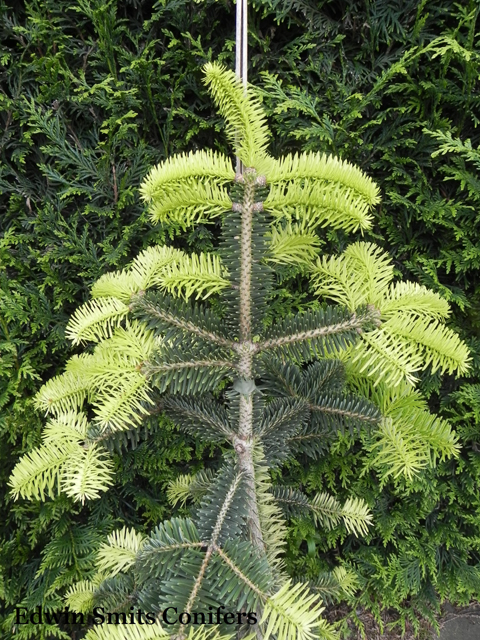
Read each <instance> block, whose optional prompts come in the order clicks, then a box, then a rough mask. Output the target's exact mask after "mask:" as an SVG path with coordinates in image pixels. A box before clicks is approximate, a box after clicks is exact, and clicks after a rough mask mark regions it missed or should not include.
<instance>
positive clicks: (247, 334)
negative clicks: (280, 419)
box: [234, 169, 265, 553]
mask: <svg viewBox="0 0 480 640" xmlns="http://www.w3.org/2000/svg"><path fill="white" fill-rule="evenodd" d="M241 181H242V182H243V181H244V185H245V188H244V195H243V200H242V203H241V233H240V239H239V240H240V283H239V304H240V309H239V319H240V327H239V329H240V331H239V338H240V341H239V345H238V346H239V355H240V358H239V362H238V368H239V373H240V376H241V377H242V378H243V379H244V380H245V381H248V382H250V383H251V384H250V385H246V388H247V389H248V388H249V390H248V392H245V393H242V392H241V393H240V396H239V425H238V438H237V439H236V441H235V443H234V447H235V452H236V454H237V459H238V464H239V468H240V470H241V471H242V472H243V474H244V478H245V482H246V487H247V489H246V491H247V495H246V500H247V505H248V506H247V527H248V533H249V537H250V540H251V542H252V544H253V545H254V546H255V547H256V548H257V549H258V550H259V551H260V552H261V553H264V552H265V544H264V542H263V536H262V530H261V526H260V517H259V513H258V503H257V492H256V486H255V468H254V464H253V444H254V443H253V393H254V389H255V385H254V384H253V378H252V374H253V346H254V345H253V342H252V264H253V260H252V224H253V215H254V204H255V190H256V186H257V180H256V172H255V171H254V170H252V169H246V170H245V172H244V174H243V175H242V177H241Z"/></svg>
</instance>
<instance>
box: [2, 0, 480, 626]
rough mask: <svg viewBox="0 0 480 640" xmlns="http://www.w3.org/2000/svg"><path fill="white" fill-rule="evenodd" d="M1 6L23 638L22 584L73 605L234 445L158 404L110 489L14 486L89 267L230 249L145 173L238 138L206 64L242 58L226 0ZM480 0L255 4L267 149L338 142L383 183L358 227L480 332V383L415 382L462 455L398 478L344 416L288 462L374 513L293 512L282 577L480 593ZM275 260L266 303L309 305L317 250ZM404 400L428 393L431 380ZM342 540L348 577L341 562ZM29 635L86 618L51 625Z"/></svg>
mask: <svg viewBox="0 0 480 640" xmlns="http://www.w3.org/2000/svg"><path fill="white" fill-rule="evenodd" d="M0 14H1V26H0V28H1V36H0V42H1V44H0V47H1V56H0V64H1V67H0V73H1V87H2V91H1V93H0V99H1V105H0V107H1V111H0V122H1V143H0V144H1V168H0V191H1V195H0V200H1V204H0V206H1V216H0V229H1V238H0V290H1V302H0V304H1V313H0V339H1V348H0V357H1V378H0V380H1V409H0V411H1V416H0V429H1V434H2V438H1V445H0V456H1V460H2V465H1V472H0V473H1V480H2V482H1V485H2V489H1V490H0V495H1V499H2V506H1V513H2V518H1V522H0V527H1V528H0V539H1V544H0V565H1V571H0V597H2V599H3V600H4V601H5V602H6V605H7V607H6V614H5V618H4V627H3V631H2V633H3V634H4V635H5V637H7V638H9V637H13V635H12V634H13V629H12V619H11V617H10V613H11V611H12V607H13V606H14V605H15V604H18V605H23V606H26V607H28V608H33V607H35V606H36V605H39V604H42V605H44V606H45V604H46V605H47V606H50V607H51V608H56V607H59V606H63V605H62V603H63V600H62V596H63V594H64V593H65V591H66V590H67V589H68V588H69V587H70V586H71V585H72V584H74V583H76V582H78V581H79V580H82V579H89V578H91V577H92V558H93V557H94V556H95V554H96V551H97V550H98V548H99V547H100V545H101V544H102V541H103V540H104V536H105V535H107V534H110V533H111V531H113V530H115V529H118V528H119V527H122V526H124V525H126V526H134V527H135V528H136V529H137V531H139V532H140V531H142V530H145V531H149V530H151V528H152V526H155V525H156V524H157V523H158V522H159V521H160V520H162V519H165V518H167V517H170V516H171V514H172V509H171V507H169V506H168V504H167V500H166V497H165V496H164V493H165V490H166V488H167V486H168V484H169V482H170V481H171V480H173V479H175V478H177V477H179V476H181V475H182V474H194V473H195V471H198V470H200V469H202V468H203V467H204V464H205V463H206V461H207V459H208V458H210V459H211V460H210V461H209V464H210V463H211V462H212V461H213V462H215V460H216V459H217V458H218V456H219V451H218V449H215V448H210V447H205V446H204V445H199V444H198V443H197V442H196V441H195V440H194V439H193V438H191V437H189V436H188V434H178V433H177V432H176V431H174V430H173V429H172V427H171V425H170V423H165V424H163V423H162V428H161V429H158V428H157V426H158V421H159V419H158V418H154V419H152V423H151V424H148V423H147V424H146V425H145V428H146V429H150V431H151V433H152V434H153V437H154V439H155V446H154V447H148V448H147V447H146V446H145V445H144V444H142V442H143V440H142V439H141V438H140V439H139V441H138V443H135V442H134V443H133V444H134V445H135V444H138V446H137V447H136V448H134V449H133V450H132V448H131V446H130V445H131V444H132V443H129V447H128V448H126V447H124V446H123V445H122V443H121V442H120V443H117V449H116V451H117V453H115V451H114V452H113V458H112V459H113V460H114V464H115V467H116V471H117V473H116V479H117V480H116V485H115V487H114V488H112V489H111V490H110V491H109V492H108V493H106V494H104V495H103V496H102V497H101V498H100V499H99V500H98V501H96V502H92V503H86V504H85V505H84V506H82V505H81V503H75V502H74V501H73V500H72V499H71V498H69V497H68V496H65V495H60V496H58V497H56V498H55V499H53V500H50V501H47V502H45V503H43V502H40V501H39V502H35V501H34V502H27V501H23V500H20V501H18V502H16V503H14V502H13V501H12V498H11V496H10V495H9V494H8V492H7V484H6V483H7V480H8V477H9V476H10V473H11V470H12V468H13V467H14V465H15V463H16V462H17V460H18V459H19V457H20V456H21V455H22V454H24V453H25V452H27V451H30V450H31V449H32V448H33V447H35V446H37V445H39V444H40V430H41V426H42V422H43V419H42V417H41V416H40V415H39V414H38V413H36V412H35V411H34V410H33V405H32V398H33V396H34V395H35V393H36V392H37V391H38V389H39V388H40V386H41V385H42V384H43V383H44V382H45V381H46V380H47V379H49V378H50V377H51V376H52V375H54V374H56V373H58V372H60V371H62V370H63V368H64V364H65V362H66V360H67V358H68V357H70V356H71V355H73V354H74V353H76V352H78V351H77V350H76V348H75V347H72V346H71V344H70V343H69V342H68V341H67V340H66V338H65V326H66V324H67V320H68V317H69V316H70V315H71V313H72V311H73V310H74V309H75V308H76V307H78V305H79V304H81V303H82V302H84V301H85V300H86V299H87V298H88V291H89V288H90V286H91V285H92V284H93V282H95V281H96V280H97V279H98V278H99V277H100V276H101V275H102V274H103V273H105V272H107V271H112V270H113V269H117V268H121V267H123V266H125V265H126V264H127V263H129V262H130V260H131V259H132V258H133V257H134V256H135V255H137V254H138V253H139V252H140V251H141V250H142V249H144V248H145V247H146V246H148V245H151V244H154V243H157V242H159V243H166V244H167V245H170V244H174V245H175V247H178V248H182V249H184V250H186V251H188V252H191V251H196V252H199V251H202V250H210V249H212V248H213V247H214V246H216V242H217V238H218V230H219V227H215V226H213V227H208V226H206V225H203V224H200V225H198V226H197V227H195V228H194V229H191V228H189V229H182V228H181V227H180V226H178V227H176V226H175V225H174V224H173V225H172V224H169V225H168V226H165V225H153V224H152V223H151V222H150V221H149V219H148V216H147V215H146V207H145V205H144V204H143V203H142V202H141V200H140V197H139V192H138V186H139V184H140V182H141V181H142V179H143V178H144V177H145V175H146V174H147V173H148V171H149V169H150V167H151V166H152V165H154V164H156V163H158V162H159V161H161V160H163V159H165V158H166V157H167V156H169V155H171V154H173V153H178V152H182V151H190V150H196V149H199V148H210V149H216V150H218V151H223V152H227V153H228V150H227V145H226V139H225V138H224V137H223V133H222V127H221V121H220V118H219V116H218V115H217V114H216V113H215V110H214V109H213V106H212V103H211V101H210V98H209V97H208V95H207V92H206V90H205V88H204V86H203V85H202V78H201V68H202V66H203V64H204V63H205V62H207V61H208V60H211V59H217V60H219V61H221V62H222V61H223V62H224V63H225V64H227V66H229V67H230V68H231V67H232V60H233V56H232V46H233V29H234V25H233V16H234V6H233V5H231V4H230V3H227V2H205V3H202V4H196V3H192V2H184V1H181V0H179V1H175V2H159V3H153V2H136V1H132V2H121V3H120V2H107V3H105V2H92V1H86V0H85V1H81V2H80V1H77V2H66V1H63V0H57V1H56V2H53V1H48V0H47V1H43V2H33V1H32V2H15V3H11V2H5V1H2V2H0ZM477 16H478V6H477V3H476V2H473V1H471V2H464V3H461V4H459V5H452V3H451V2H447V1H446V0H444V1H436V2H433V1H431V2H430V1H428V0H427V1H425V2H417V1H415V2H414V1H412V2H398V3H397V2H393V1H391V0H388V1H384V2H381V1H376V2H372V3H369V4H368V5H366V3H360V2H358V3H357V2H301V3H300V2H298V3H296V2H292V3H290V2H263V1H262V2H256V3H255V5H254V6H253V7H252V9H251V16H250V17H251V20H250V25H251V30H250V48H251V67H250V78H251V81H252V82H253V83H254V84H255V85H256V86H257V87H258V88H259V92H260V94H261V95H262V99H263V106H264V108H265V110H266V113H267V115H268V118H269V124H270V128H271V129H272V131H273V133H274V136H273V146H272V147H271V152H272V154H273V155H274V156H278V155H281V154H284V153H287V152H289V151H299V150H302V149H303V150H312V151H328V152H333V153H335V154H336V155H338V156H340V157H341V158H343V159H345V160H348V161H350V162H352V163H354V164H356V165H358V166H360V167H361V168H363V169H364V170H365V171H366V172H367V173H368V175H370V176H371V177H372V178H373V179H374V180H375V181H376V182H377V183H378V184H379V186H380V189H381V193H382V203H381V205H380V206H379V207H378V208H377V210H376V212H375V216H374V226H373V231H372V232H371V233H370V235H368V236H367V238H364V239H367V240H368V241H372V240H374V241H375V242H376V243H377V244H380V245H382V246H383V247H384V248H385V249H386V250H387V251H388V252H389V254H390V255H391V256H392V258H393V261H394V263H393V264H394V267H395V271H396V273H397V275H399V274H402V275H404V276H407V277H408V279H409V280H415V279H416V280H417V281H418V282H419V283H420V284H423V285H427V286H429V287H430V288H431V289H433V290H435V291H438V292H439V293H441V294H442V296H443V297H444V298H446V299H447V300H449V301H450V302H451V303H452V309H453V316H452V317H451V319H450V324H451V326H455V327H456V328H457V329H459V330H460V332H461V335H462V337H463V338H464V339H465V340H466V341H467V343H468V344H469V346H470V348H471V354H472V356H473V360H472V368H471V371H470V378H469V380H468V381H467V382H468V384H463V385H461V382H462V381H455V380H454V378H453V377H449V376H446V377H443V379H440V376H439V375H438V373H432V374H424V376H423V379H422V383H421V388H422V390H423V392H424V393H426V394H427V395H428V396H429V397H430V400H429V402H430V406H431V408H433V409H435V410H441V411H442V415H443V416H444V417H448V418H449V419H450V420H451V422H452V423H453V424H454V425H455V428H456V429H457V433H458V436H459V444H460V445H461V447H462V448H461V450H460V457H459V458H458V459H457V460H450V461H446V462H443V463H440V464H439V465H437V467H436V468H435V469H434V468H433V467H432V466H431V465H430V462H431V461H429V460H427V459H425V458H424V459H423V462H422V460H421V459H420V458H421V455H420V458H419V459H420V463H421V467H420V468H421V469H422V471H421V473H420V474H417V475H415V474H412V478H413V480H412V478H410V479H408V478H405V477H404V476H402V475H399V476H397V477H394V476H390V477H388V476H386V477H384V480H383V481H382V483H381V484H380V486H379V485H378V480H377V478H378V476H377V475H376V473H375V472H374V471H372V469H371V460H372V459H373V456H374V455H375V450H370V449H369V448H368V447H370V446H371V444H372V443H371V442H369V443H366V442H365V441H364V440H362V438H361V437H358V435H356V434H350V433H348V432H347V433H346V434H345V435H344V436H343V437H342V438H340V440H339V441H337V442H336V443H335V444H334V446H333V447H331V448H330V449H329V452H328V455H324V456H322V457H320V458H319V459H318V460H317V461H316V462H314V463H310V464H309V465H308V466H305V465H304V464H302V461H301V460H300V461H299V463H297V464H295V463H291V464H290V465H289V468H288V474H287V473H286V472H284V477H283V479H282V482H283V483H284V484H289V485H291V486H296V487H300V486H301V487H302V488H303V489H304V491H305V492H306V493H307V494H308V493H310V495H314V494H315V493H317V492H321V491H324V490H328V491H329V492H330V493H331V494H333V495H334V496H335V497H336V499H337V500H338V502H339V503H340V504H345V502H346V500H347V499H348V498H349V496H351V495H356V496H361V497H362V498H363V499H364V500H365V501H366V502H367V503H368V504H369V506H370V508H371V510H372V515H373V518H372V521H373V526H372V527H371V528H370V532H369V534H368V536H367V537H366V538H363V539H359V538H356V537H354V536H352V535H351V534H349V533H348V531H347V529H345V526H344V524H343V523H342V522H341V521H339V523H338V525H337V526H334V527H333V528H332V529H331V530H330V531H326V530H325V529H324V528H318V527H316V526H315V525H314V524H312V523H311V522H309V521H308V520H305V519H301V518H297V519H294V520H293V521H291V523H290V525H289V533H288V536H289V537H288V547H287V556H286V564H287V569H288V571H289V573H290V574H292V575H296V576H301V575H302V576H305V575H307V576H308V577H309V578H311V579H314V578H318V579H319V581H322V580H323V583H324V587H325V585H326V587H328V588H330V589H331V592H332V594H334V595H335V596H336V597H340V598H347V599H348V598H350V599H351V601H352V602H355V605H354V606H358V604H363V605H365V606H368V607H370V608H373V610H377V611H378V610H379V608H380V606H393V607H397V609H398V611H399V613H400V615H401V616H414V615H416V613H418V612H420V613H422V614H429V611H432V610H434V609H435V606H436V603H437V602H438V600H437V597H438V596H437V595H436V594H440V595H441V596H442V597H449V598H451V599H453V600H458V601H466V600H468V599H469V598H470V597H472V596H475V597H477V598H478V596H479V593H480V574H479V569H478V563H479V558H478V552H477V545H476V540H477V537H478V526H479V523H480V503H479V500H478V490H477V486H478V480H479V468H478V452H477V445H476V442H477V440H478V428H479V425H478V421H479V416H480V413H479V406H480V391H479V387H478V336H477V333H478V311H477V309H478V291H477V289H478V286H477V269H478V224H479V222H478V213H477V209H478V207H477V201H478V193H479V190H478V168H479V161H478V151H477V147H478V132H477V128H476V125H477V122H478V118H479V117H480V115H479V106H478V76H479V46H478V36H477V31H478V29H477V28H476V24H477ZM262 89H263V90H264V91H262ZM353 239H355V236H354V235H352V234H349V236H348V239H347V236H346V235H344V233H343V231H338V230H337V231H334V230H329V231H328V232H326V233H324V234H321V235H320V236H319V237H318V242H319V243H321V250H322V253H326V254H332V253H335V252H338V251H343V250H344V249H345V247H346V246H347V244H348V243H350V242H351V241H352V240H353ZM282 268H283V274H284V280H283V287H282V288H279V290H278V293H277V296H276V298H275V299H274V300H273V301H272V305H271V308H272V313H285V314H287V313H288V312H291V311H298V310H302V309H308V308H310V307H311V304H312V297H311V295H310V294H309V292H308V287H307V285H306V282H305V279H304V277H303V275H302V272H301V270H299V269H298V268H297V267H296V266H295V265H288V264H286V265H283V267H282ZM409 402H413V404H414V405H415V406H416V407H417V408H418V409H419V410H421V411H426V406H425V404H424V400H423V399H422V398H421V397H420V396H418V397H417V399H416V400H414V399H411V400H410V401H409ZM422 403H423V404H422ZM398 412H399V416H400V418H401V414H402V407H398ZM162 420H163V419H162ZM411 437H412V438H413V435H412V436H411ZM188 459H190V464H186V462H185V461H187V460H188ZM386 466H388V461H387V462H386ZM339 481H340V482H339ZM179 504H181V501H180V503H179ZM340 559H341V561H342V563H343V565H344V567H343V568H344V571H347V572H348V573H349V575H353V576H354V578H352V580H353V583H352V585H353V586H352V588H351V589H348V588H346V590H345V587H346V584H347V583H346V582H345V580H343V582H342V581H339V580H337V581H336V580H335V575H333V574H332V573H327V572H328V570H329V569H332V568H334V567H338V565H339V561H340ZM340 569H341V567H340ZM338 570H339V569H337V572H338ZM322 572H324V573H322ZM322 576H323V578H322ZM340 577H341V576H340V574H338V573H337V578H340ZM339 582H342V584H343V587H344V588H343V590H342V589H339V587H338V585H339ZM358 585H360V586H361V589H360V590H358V589H357V588H356V587H357V586H358ZM326 587H325V588H324V594H325V592H326V591H327V589H326ZM324 597H325V595H324ZM17 631H18V630H17ZM28 633H29V632H28V631H27V630H25V629H23V630H21V634H23V635H20V634H18V633H16V636H15V637H20V638H21V637H25V638H26V637H29V635H28ZM35 633H36V634H37V635H36V636H35V637H42V638H50V637H64V638H73V637H80V636H79V635H78V632H75V631H72V630H71V629H67V628H65V627H64V628H61V625H60V626H59V625H56V624H52V625H48V624H47V625H44V626H43V627H41V628H37V629H36V630H35ZM75 633H77V635H76V636H75Z"/></svg>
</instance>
